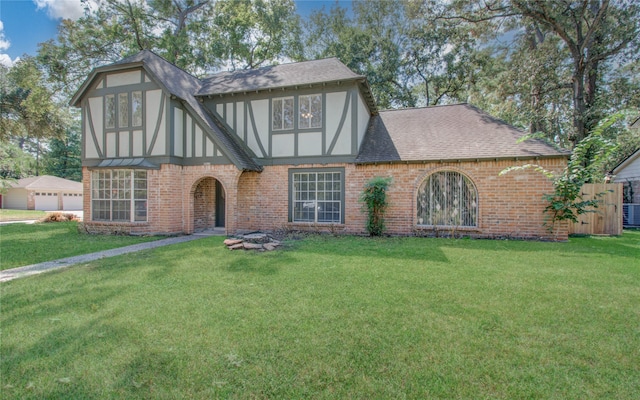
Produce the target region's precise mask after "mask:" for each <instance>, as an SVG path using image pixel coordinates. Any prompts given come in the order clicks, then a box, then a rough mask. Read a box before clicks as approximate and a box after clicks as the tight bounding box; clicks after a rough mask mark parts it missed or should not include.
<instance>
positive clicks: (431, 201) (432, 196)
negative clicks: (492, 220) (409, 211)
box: [417, 171, 478, 227]
mask: <svg viewBox="0 0 640 400" xmlns="http://www.w3.org/2000/svg"><path fill="white" fill-rule="evenodd" d="M417 208H418V210H417V217H418V225H425V226H447V227H476V226H478V192H477V190H476V187H475V185H474V184H473V182H472V181H471V179H469V178H468V177H466V176H465V175H463V174H461V173H460V172H456V171H438V172H434V173H433V174H431V175H429V176H427V178H426V179H425V180H424V181H423V182H422V184H421V185H420V187H419V188H418V196H417Z"/></svg>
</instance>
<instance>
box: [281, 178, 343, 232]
mask: <svg viewBox="0 0 640 400" xmlns="http://www.w3.org/2000/svg"><path fill="white" fill-rule="evenodd" d="M343 176H344V171H343V170H335V169H331V170H322V172H320V171H299V172H298V171H295V172H294V171H291V172H290V175H289V182H290V184H291V204H290V208H291V214H292V218H291V220H292V221H293V222H326V223H342V221H343V214H342V209H343V207H344V201H343V199H344V181H343Z"/></svg>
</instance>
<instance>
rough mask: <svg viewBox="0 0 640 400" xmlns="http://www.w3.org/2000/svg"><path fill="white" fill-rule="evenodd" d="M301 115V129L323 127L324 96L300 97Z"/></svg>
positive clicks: (299, 121)
mask: <svg viewBox="0 0 640 400" xmlns="http://www.w3.org/2000/svg"><path fill="white" fill-rule="evenodd" d="M298 101H299V103H300V104H299V105H300V107H299V108H300V113H299V120H298V126H299V128H300V129H305V128H321V127H322V95H321V94H314V95H311V96H300V97H299V99H298Z"/></svg>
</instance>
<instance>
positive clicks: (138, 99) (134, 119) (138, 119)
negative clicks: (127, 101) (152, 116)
mask: <svg viewBox="0 0 640 400" xmlns="http://www.w3.org/2000/svg"><path fill="white" fill-rule="evenodd" d="M131 125H132V126H142V92H133V93H131Z"/></svg>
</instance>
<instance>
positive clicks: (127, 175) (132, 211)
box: [91, 169, 147, 222]
mask: <svg viewBox="0 0 640 400" xmlns="http://www.w3.org/2000/svg"><path fill="white" fill-rule="evenodd" d="M91 219H92V220H93V221H118V222H136V221H146V220H147V171H138V170H128V169H118V170H99V171H93V172H92V173H91Z"/></svg>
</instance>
